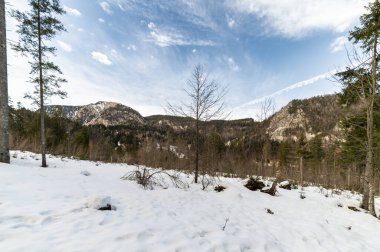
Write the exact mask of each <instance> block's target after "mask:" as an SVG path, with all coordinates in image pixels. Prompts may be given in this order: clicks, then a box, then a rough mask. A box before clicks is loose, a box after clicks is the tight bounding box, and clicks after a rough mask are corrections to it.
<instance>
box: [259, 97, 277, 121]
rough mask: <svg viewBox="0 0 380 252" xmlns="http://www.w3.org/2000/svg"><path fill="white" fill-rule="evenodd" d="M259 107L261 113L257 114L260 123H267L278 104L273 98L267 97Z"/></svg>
mask: <svg viewBox="0 0 380 252" xmlns="http://www.w3.org/2000/svg"><path fill="white" fill-rule="evenodd" d="M259 105H260V111H259V113H257V114H256V118H257V119H258V120H259V121H265V120H266V119H268V118H269V117H270V116H271V115H273V114H274V112H275V111H276V103H275V101H274V100H273V98H270V97H267V98H265V99H264V101H262V102H261V103H260V104H259Z"/></svg>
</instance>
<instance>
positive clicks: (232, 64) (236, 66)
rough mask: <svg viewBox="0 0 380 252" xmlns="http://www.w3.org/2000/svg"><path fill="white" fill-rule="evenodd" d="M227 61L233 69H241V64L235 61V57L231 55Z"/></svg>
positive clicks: (235, 70)
mask: <svg viewBox="0 0 380 252" xmlns="http://www.w3.org/2000/svg"><path fill="white" fill-rule="evenodd" d="M227 62H228V66H229V68H230V69H231V70H232V71H234V72H237V71H239V69H240V68H239V66H238V65H237V64H236V62H235V60H234V59H233V58H231V57H229V58H228V59H227Z"/></svg>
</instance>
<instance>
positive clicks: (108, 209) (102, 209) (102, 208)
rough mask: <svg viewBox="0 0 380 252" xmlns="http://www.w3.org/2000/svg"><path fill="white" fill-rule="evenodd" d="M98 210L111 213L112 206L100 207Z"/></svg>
mask: <svg viewBox="0 0 380 252" xmlns="http://www.w3.org/2000/svg"><path fill="white" fill-rule="evenodd" d="M98 210H100V211H111V210H113V209H112V206H111V205H110V204H107V206H105V207H101V208H99V209H98Z"/></svg>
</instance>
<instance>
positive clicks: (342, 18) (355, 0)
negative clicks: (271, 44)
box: [228, 0, 366, 38]
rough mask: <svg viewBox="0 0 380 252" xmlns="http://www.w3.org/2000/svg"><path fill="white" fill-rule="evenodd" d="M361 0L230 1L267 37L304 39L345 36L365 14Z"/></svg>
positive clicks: (235, 8) (363, 2)
mask: <svg viewBox="0 0 380 252" xmlns="http://www.w3.org/2000/svg"><path fill="white" fill-rule="evenodd" d="M365 4H366V1H362V0H334V1H331V0H272V1H268V0H228V5H229V6H230V7H231V8H233V9H234V10H235V11H238V12H242V13H247V14H253V15H255V16H257V17H258V18H260V19H261V20H263V21H264V24H263V27H269V29H268V30H267V32H268V33H272V34H273V33H274V34H275V35H282V36H285V37H293V38H294V37H302V36H305V35H307V34H308V33H309V32H311V31H314V30H320V29H324V30H331V31H337V32H342V31H345V30H347V29H348V28H349V27H350V26H351V25H353V24H354V23H355V22H357V21H358V18H359V17H360V15H361V14H362V13H363V12H364V8H363V7H364V5H365Z"/></svg>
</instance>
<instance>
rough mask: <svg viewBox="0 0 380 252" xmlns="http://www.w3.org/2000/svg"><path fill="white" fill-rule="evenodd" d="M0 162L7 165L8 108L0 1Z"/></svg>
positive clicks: (5, 46) (2, 4) (5, 45)
mask: <svg viewBox="0 0 380 252" xmlns="http://www.w3.org/2000/svg"><path fill="white" fill-rule="evenodd" d="M0 76H1V77H0V162H3V163H9V161H10V160H9V128H8V127H9V126H8V124H9V123H8V122H9V108H8V75H7V40H6V26H5V2H4V0H0Z"/></svg>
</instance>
